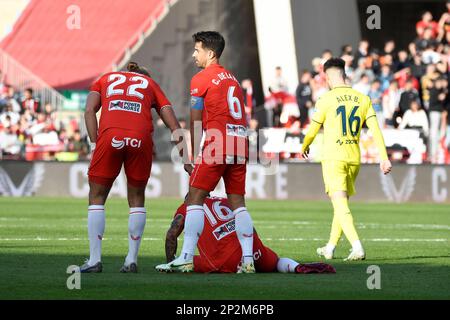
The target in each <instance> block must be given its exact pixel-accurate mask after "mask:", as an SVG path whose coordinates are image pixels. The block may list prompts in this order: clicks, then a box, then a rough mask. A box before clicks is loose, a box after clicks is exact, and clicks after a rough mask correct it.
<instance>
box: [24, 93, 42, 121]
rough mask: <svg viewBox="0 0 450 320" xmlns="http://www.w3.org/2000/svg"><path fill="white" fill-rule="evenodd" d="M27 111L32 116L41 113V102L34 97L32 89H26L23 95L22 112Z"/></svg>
mask: <svg viewBox="0 0 450 320" xmlns="http://www.w3.org/2000/svg"><path fill="white" fill-rule="evenodd" d="M25 110H30V111H31V114H32V115H34V114H36V113H39V112H40V111H41V109H40V105H39V100H38V99H37V98H35V97H33V89H32V88H27V89H25V91H24V94H23V99H22V112H24V111H25Z"/></svg>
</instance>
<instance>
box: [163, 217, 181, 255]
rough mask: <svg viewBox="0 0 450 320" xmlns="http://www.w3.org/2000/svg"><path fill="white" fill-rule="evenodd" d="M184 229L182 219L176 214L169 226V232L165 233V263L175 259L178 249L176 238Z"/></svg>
mask: <svg viewBox="0 0 450 320" xmlns="http://www.w3.org/2000/svg"><path fill="white" fill-rule="evenodd" d="M183 229H184V217H183V215H181V214H177V215H176V216H175V218H174V219H173V221H172V223H171V224H170V228H169V230H167V233H166V259H167V263H169V262H170V261H172V260H173V259H175V255H176V253H177V247H178V241H177V240H178V236H179V235H180V234H181V232H183Z"/></svg>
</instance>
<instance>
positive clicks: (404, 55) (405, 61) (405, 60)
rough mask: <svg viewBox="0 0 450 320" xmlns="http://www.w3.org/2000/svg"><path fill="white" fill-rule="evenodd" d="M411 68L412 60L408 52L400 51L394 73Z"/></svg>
mask: <svg viewBox="0 0 450 320" xmlns="http://www.w3.org/2000/svg"><path fill="white" fill-rule="evenodd" d="M409 67H411V60H410V59H409V57H408V52H406V51H405V50H400V51H399V52H398V57H397V60H396V61H395V63H394V72H397V71H400V70H402V69H405V68H409Z"/></svg>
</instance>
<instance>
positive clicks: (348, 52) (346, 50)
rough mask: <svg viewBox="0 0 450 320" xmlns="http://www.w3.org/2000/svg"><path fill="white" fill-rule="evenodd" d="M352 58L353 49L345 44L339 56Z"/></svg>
mask: <svg viewBox="0 0 450 320" xmlns="http://www.w3.org/2000/svg"><path fill="white" fill-rule="evenodd" d="M347 55H348V56H352V55H353V48H352V46H351V45H349V44H345V45H343V46H342V48H341V56H347Z"/></svg>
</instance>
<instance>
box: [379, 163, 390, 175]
mask: <svg viewBox="0 0 450 320" xmlns="http://www.w3.org/2000/svg"><path fill="white" fill-rule="evenodd" d="M380 169H381V171H383V173H384V174H388V173H390V172H391V170H392V164H391V162H390V161H389V160H383V161H381V163H380Z"/></svg>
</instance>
